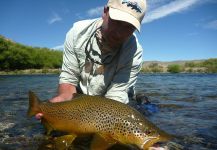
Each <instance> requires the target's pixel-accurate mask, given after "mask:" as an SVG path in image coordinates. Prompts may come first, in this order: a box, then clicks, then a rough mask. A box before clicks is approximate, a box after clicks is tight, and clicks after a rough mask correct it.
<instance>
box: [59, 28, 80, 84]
mask: <svg viewBox="0 0 217 150" xmlns="http://www.w3.org/2000/svg"><path fill="white" fill-rule="evenodd" d="M74 30H75V29H74V27H72V29H71V30H70V31H69V32H68V33H67V34H66V39H65V42H64V51H63V64H62V71H61V74H60V80H59V84H61V83H69V84H72V85H75V86H77V85H78V82H79V76H80V69H79V64H78V59H77V55H76V53H75V49H74V44H75V43H74V36H75V31H74Z"/></svg>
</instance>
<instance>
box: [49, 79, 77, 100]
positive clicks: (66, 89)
mask: <svg viewBox="0 0 217 150" xmlns="http://www.w3.org/2000/svg"><path fill="white" fill-rule="evenodd" d="M74 93H77V91H76V87H75V86H74V85H72V84H68V83H62V84H59V87H58V95H57V96H55V97H53V98H52V99H50V100H49V101H50V102H52V103H54V102H62V101H68V100H71V99H72V98H73V94H74Z"/></svg>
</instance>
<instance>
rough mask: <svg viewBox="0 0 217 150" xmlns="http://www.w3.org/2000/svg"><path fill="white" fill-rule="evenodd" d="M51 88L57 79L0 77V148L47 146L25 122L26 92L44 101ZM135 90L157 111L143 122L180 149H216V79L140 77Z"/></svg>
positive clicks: (38, 130) (40, 133)
mask: <svg viewBox="0 0 217 150" xmlns="http://www.w3.org/2000/svg"><path fill="white" fill-rule="evenodd" d="M57 85H58V76H57V75H29V76H28V75H26V76H0V116H1V118H0V149H31V150H34V149H39V148H42V147H40V146H43V143H46V142H49V141H48V140H45V138H46V137H45V136H44V134H43V133H44V130H43V127H42V125H40V123H39V122H38V121H37V120H35V119H34V118H31V119H29V118H27V117H26V111H27V108H28V95H27V93H28V91H29V90H33V91H34V92H36V93H37V94H38V96H39V97H40V98H42V99H44V100H46V99H49V98H51V97H52V96H54V95H55V93H56V88H57ZM136 87H137V88H136V90H137V91H141V92H145V93H146V95H147V96H149V97H150V99H151V101H152V102H153V103H155V104H157V105H158V106H159V108H160V111H159V112H157V113H154V114H152V115H150V116H148V118H149V119H150V120H151V121H152V122H154V123H155V124H156V125H157V126H158V127H160V128H161V129H163V130H165V131H167V132H169V133H171V134H173V135H176V136H178V138H177V140H176V141H175V142H177V143H179V144H181V145H183V146H184V147H185V148H184V149H203V150H210V149H211V150H212V149H213V150H214V149H217V119H216V116H217V75H213V74H212V75H211V74H175V75H172V74H140V75H139V78H138V81H137V85H136ZM83 143H86V141H84V142H83ZM84 145H85V144H84ZM77 149H84V148H82V144H80V148H77ZM113 149H115V147H114V148H113ZM116 149H118V148H116Z"/></svg>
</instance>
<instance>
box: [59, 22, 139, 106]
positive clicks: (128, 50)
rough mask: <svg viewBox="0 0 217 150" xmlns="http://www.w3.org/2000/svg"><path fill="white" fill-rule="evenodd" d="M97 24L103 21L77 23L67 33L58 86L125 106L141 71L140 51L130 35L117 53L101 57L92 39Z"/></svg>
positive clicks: (107, 53) (133, 37)
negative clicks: (68, 86)
mask: <svg viewBox="0 0 217 150" xmlns="http://www.w3.org/2000/svg"><path fill="white" fill-rule="evenodd" d="M99 22H102V20H101V19H94V20H84V21H79V22H76V23H74V25H73V27H72V28H71V29H70V30H69V32H68V33H67V35H66V40H65V43H64V53H63V64H62V71H61V74H60V80H59V84H61V83H69V84H72V85H74V86H80V88H81V90H82V92H83V93H84V94H88V95H102V96H105V97H107V98H110V99H114V100H117V101H120V102H122V103H128V102H129V98H128V91H129V88H132V87H134V85H135V83H136V79H137V75H138V73H139V71H140V69H141V65H142V47H141V46H140V44H139V43H138V41H137V38H136V35H135V34H133V35H132V36H131V37H130V38H129V39H128V40H127V41H126V42H124V43H123V45H122V46H121V48H119V49H118V50H111V51H108V52H106V53H102V52H101V50H100V48H99V45H98V44H97V39H96V36H95V32H96V29H97V28H98V26H99ZM85 51H86V53H85ZM87 55H89V56H87ZM97 62H98V63H97Z"/></svg>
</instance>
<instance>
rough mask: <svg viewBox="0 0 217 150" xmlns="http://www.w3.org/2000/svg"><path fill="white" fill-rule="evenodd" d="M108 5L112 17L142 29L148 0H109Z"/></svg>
mask: <svg viewBox="0 0 217 150" xmlns="http://www.w3.org/2000/svg"><path fill="white" fill-rule="evenodd" d="M107 6H108V7H109V16H110V18H111V19H114V20H119V21H125V22H128V23H130V24H132V25H133V26H134V27H135V28H136V29H137V30H138V31H140V26H141V22H142V19H143V18H144V15H145V12H146V0H109V1H108V4H107Z"/></svg>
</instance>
